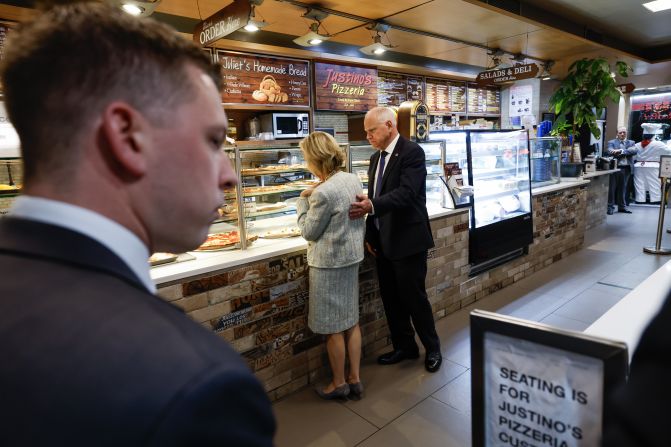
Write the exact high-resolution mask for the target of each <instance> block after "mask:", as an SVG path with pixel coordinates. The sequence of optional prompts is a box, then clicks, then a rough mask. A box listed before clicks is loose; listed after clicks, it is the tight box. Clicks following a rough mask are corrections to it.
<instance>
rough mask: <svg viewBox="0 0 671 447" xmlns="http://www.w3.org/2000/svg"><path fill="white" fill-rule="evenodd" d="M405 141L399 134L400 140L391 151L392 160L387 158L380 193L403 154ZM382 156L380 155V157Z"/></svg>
mask: <svg viewBox="0 0 671 447" xmlns="http://www.w3.org/2000/svg"><path fill="white" fill-rule="evenodd" d="M403 143H404V141H403V137H401V136H399V137H398V141H397V142H396V146H394V152H392V153H391V157H390V158H391V160H387V167H386V168H384V175H383V176H382V184H381V185H380V193H382V191H384V187H385V185H386V184H387V179H388V178H389V174H390V173H391V171H393V170H394V167H395V166H396V163H397V162H398V157H399V156H400V155H401V153H402V152H403V146H404V144H403ZM379 157H380V156H379V155H378V158H379Z"/></svg>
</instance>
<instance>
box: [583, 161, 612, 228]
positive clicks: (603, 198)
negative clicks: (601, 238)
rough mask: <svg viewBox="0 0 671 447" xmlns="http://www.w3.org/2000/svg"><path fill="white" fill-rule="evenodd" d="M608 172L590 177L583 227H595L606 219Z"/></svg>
mask: <svg viewBox="0 0 671 447" xmlns="http://www.w3.org/2000/svg"><path fill="white" fill-rule="evenodd" d="M609 179H610V174H607V175H600V176H598V177H591V178H590V179H589V185H588V186H587V209H586V211H585V222H586V226H585V229H586V230H589V229H591V228H594V227H597V226H599V225H601V224H602V223H604V222H605V221H606V211H607V210H608V183H609Z"/></svg>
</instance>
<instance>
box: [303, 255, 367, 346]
mask: <svg viewBox="0 0 671 447" xmlns="http://www.w3.org/2000/svg"><path fill="white" fill-rule="evenodd" d="M358 322H359V263H358V262H357V263H356V264H352V265H348V266H346V267H339V268H328V269H324V268H317V267H310V304H309V309H308V326H309V327H310V329H311V330H312V332H314V333H315V334H335V333H338V332H343V331H345V330H347V329H349V328H351V327H352V326H354V325H355V324H357V323H358Z"/></svg>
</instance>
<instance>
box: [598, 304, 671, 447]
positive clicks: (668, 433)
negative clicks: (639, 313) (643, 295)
mask: <svg viewBox="0 0 671 447" xmlns="http://www.w3.org/2000/svg"><path fill="white" fill-rule="evenodd" d="M670 325H671V294H669V295H668V296H667V297H666V301H665V302H664V305H663V306H662V308H661V310H660V311H659V313H658V314H657V315H656V316H655V317H654V318H653V319H652V321H651V322H650V324H649V325H648V327H647V328H646V329H645V331H644V332H643V335H642V336H641V340H640V341H639V343H638V347H637V348H636V351H634V355H633V358H632V361H631V368H630V371H629V381H628V382H627V384H626V385H623V386H622V387H621V388H620V389H618V390H617V391H616V392H614V393H613V395H612V396H611V398H610V403H609V405H608V406H607V407H606V409H605V410H606V420H605V422H606V427H605V429H604V439H603V446H604V447H633V446H636V447H665V446H668V445H669V440H670V439H671V428H670V427H669V420H671V404H670V402H671V382H669V378H670V377H671V355H670V353H671V332H669V326H670Z"/></svg>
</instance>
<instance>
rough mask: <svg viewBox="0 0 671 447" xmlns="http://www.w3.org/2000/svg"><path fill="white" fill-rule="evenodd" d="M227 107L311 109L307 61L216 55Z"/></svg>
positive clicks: (232, 53)
mask: <svg viewBox="0 0 671 447" xmlns="http://www.w3.org/2000/svg"><path fill="white" fill-rule="evenodd" d="M216 57H217V61H218V62H219V65H221V68H222V76H223V78H224V88H223V90H222V93H221V98H222V101H223V102H224V103H225V104H254V105H277V106H282V107H285V106H309V105H310V69H309V65H308V62H307V61H303V60H297V59H284V58H275V57H267V56H255V55H250V54H242V53H235V52H227V51H217V56H216Z"/></svg>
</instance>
